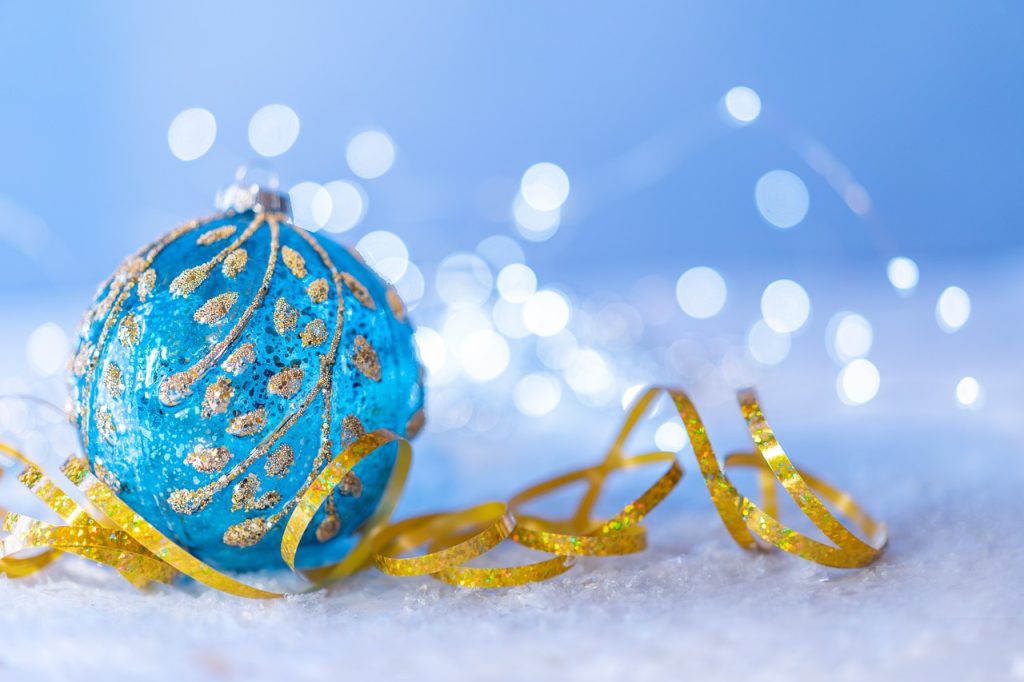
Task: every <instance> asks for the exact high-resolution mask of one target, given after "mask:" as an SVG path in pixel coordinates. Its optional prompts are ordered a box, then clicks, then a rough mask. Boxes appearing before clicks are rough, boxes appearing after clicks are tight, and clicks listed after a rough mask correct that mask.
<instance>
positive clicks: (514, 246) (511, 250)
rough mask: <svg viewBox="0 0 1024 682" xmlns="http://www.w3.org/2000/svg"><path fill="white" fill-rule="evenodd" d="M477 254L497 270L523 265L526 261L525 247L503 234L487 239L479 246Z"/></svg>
mask: <svg viewBox="0 0 1024 682" xmlns="http://www.w3.org/2000/svg"><path fill="white" fill-rule="evenodd" d="M476 252H477V253H478V254H479V255H480V257H481V258H483V259H484V260H486V261H487V262H488V263H489V264H490V266H491V267H492V268H494V269H495V270H501V269H502V268H503V267H505V266H506V265H511V264H512V263H522V262H524V261H525V260H526V256H525V255H524V254H523V247H521V246H519V242H517V241H516V240H515V239H512V238H511V237H506V236H505V235H503V234H496V235H492V236H490V237H487V238H486V239H484V240H483V241H481V242H480V243H479V244H477V246H476Z"/></svg>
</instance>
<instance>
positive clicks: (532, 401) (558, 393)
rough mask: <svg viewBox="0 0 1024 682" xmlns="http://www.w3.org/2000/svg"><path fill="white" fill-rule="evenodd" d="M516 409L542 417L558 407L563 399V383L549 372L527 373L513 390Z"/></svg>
mask: <svg viewBox="0 0 1024 682" xmlns="http://www.w3.org/2000/svg"><path fill="white" fill-rule="evenodd" d="M512 400H513V401H514V402H515V405H516V409H517V410H519V411H520V412H522V413H523V414H525V415H526V416H528V417H542V416H544V415H546V414H549V413H550V412H551V411H552V410H554V409H555V408H556V407H558V403H559V402H560V401H561V400H562V385H561V383H560V382H559V381H558V379H557V378H556V377H554V376H552V375H551V374H548V373H547V372H534V373H532V374H527V375H526V376H524V377H523V378H522V379H520V380H519V381H518V382H516V387H515V389H513V391H512Z"/></svg>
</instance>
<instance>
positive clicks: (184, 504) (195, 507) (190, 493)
mask: <svg viewBox="0 0 1024 682" xmlns="http://www.w3.org/2000/svg"><path fill="white" fill-rule="evenodd" d="M211 499H213V496H212V494H211V493H210V492H209V491H208V490H207V489H206V488H200V489H199V490H175V491H174V492H172V493H171V494H170V495H168V496H167V504H169V505H171V509H173V510H174V511H176V512H178V513H179V514H195V513H196V512H197V511H202V510H203V509H204V508H205V507H206V505H208V504H210V500H211Z"/></svg>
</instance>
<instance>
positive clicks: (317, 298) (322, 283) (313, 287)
mask: <svg viewBox="0 0 1024 682" xmlns="http://www.w3.org/2000/svg"><path fill="white" fill-rule="evenodd" d="M327 287H328V285H327V280H326V279H324V278H323V277H321V278H319V279H314V280H313V281H312V282H310V284H309V286H308V287H306V293H307V294H309V300H310V301H312V302H313V303H323V302H324V301H326V300H327V291H328V288H327Z"/></svg>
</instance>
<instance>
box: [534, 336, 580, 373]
mask: <svg viewBox="0 0 1024 682" xmlns="http://www.w3.org/2000/svg"><path fill="white" fill-rule="evenodd" d="M578 349H579V342H578V341H577V340H576V336H575V335H574V334H573V333H572V332H571V331H569V330H568V329H563V330H562V331H560V332H558V333H557V334H555V335H553V336H542V337H540V338H538V339H537V357H538V358H539V359H540V361H541V362H543V363H544V365H545V366H547V367H550V368H551V369H565V368H567V367H568V366H569V363H571V362H572V359H573V358H574V357H575V356H576V351H577V350H578Z"/></svg>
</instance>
